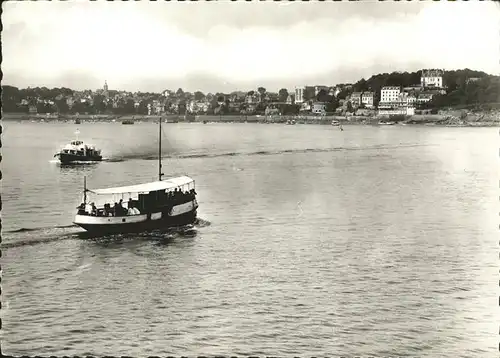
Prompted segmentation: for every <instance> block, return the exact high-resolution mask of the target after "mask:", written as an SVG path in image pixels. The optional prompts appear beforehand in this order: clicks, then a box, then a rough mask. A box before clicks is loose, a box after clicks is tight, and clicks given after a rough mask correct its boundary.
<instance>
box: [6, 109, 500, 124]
mask: <svg viewBox="0 0 500 358" xmlns="http://www.w3.org/2000/svg"><path fill="white" fill-rule="evenodd" d="M160 117H161V118H164V119H166V120H167V124H172V123H177V122H178V123H207V124H214V123H236V124H240V123H241V124H244V123H260V124H272V123H275V124H286V122H287V121H289V120H294V121H295V122H296V124H316V125H331V122H332V121H333V120H335V121H338V122H340V123H341V124H342V125H366V126H386V125H387V124H382V123H379V122H393V124H394V125H412V126H439V127H499V126H500V114H498V113H474V114H467V115H466V116H462V117H457V116H455V115H453V114H451V112H445V113H441V114H425V115H413V116H411V117H407V118H406V119H404V120H394V119H391V118H390V117H388V116H349V117H346V116H311V115H308V116H305V115H293V116H265V115H261V116H258V115H251V116H246V115H223V116H217V115H196V118H195V119H194V120H191V121H186V120H185V119H184V116H183V115H175V114H174V115H172V114H168V115H161V116H160V115H151V116H147V115H79V116H76V115H50V116H47V115H29V114H25V113H3V114H2V120H5V121H18V122H21V123H22V122H35V123H36V122H38V123H51V122H57V123H68V122H74V121H75V119H77V118H78V119H80V121H81V124H84V123H96V122H109V123H111V122H113V120H114V123H117V124H121V122H122V121H124V120H134V121H135V122H137V123H141V122H156V121H158V119H159V118H160ZM169 122H170V123H169Z"/></svg>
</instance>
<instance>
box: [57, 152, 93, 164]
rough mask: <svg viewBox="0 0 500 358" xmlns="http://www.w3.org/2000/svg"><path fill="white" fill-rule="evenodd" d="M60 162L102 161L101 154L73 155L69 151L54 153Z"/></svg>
mask: <svg viewBox="0 0 500 358" xmlns="http://www.w3.org/2000/svg"><path fill="white" fill-rule="evenodd" d="M55 156H56V157H57V158H58V159H59V161H60V162H61V163H62V164H69V163H74V162H100V161H102V156H101V155H98V156H83V155H75V154H69V153H57V154H56V155H55Z"/></svg>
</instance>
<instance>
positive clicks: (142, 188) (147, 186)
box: [89, 176, 194, 195]
mask: <svg viewBox="0 0 500 358" xmlns="http://www.w3.org/2000/svg"><path fill="white" fill-rule="evenodd" d="M190 183H194V180H193V179H191V178H190V177H188V176H180V177H175V178H169V179H166V180H162V181H154V182H151V183H144V184H136V185H129V186H121V187H116V188H106V189H94V190H89V191H90V192H91V193H94V194H97V195H112V194H126V193H149V192H151V191H157V190H168V189H174V188H177V187H179V186H182V185H186V184H190Z"/></svg>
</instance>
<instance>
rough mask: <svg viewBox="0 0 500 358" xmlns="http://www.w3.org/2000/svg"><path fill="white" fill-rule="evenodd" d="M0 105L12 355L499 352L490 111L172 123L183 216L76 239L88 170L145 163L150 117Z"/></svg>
mask: <svg viewBox="0 0 500 358" xmlns="http://www.w3.org/2000/svg"><path fill="white" fill-rule="evenodd" d="M76 127H77V126H75V125H74V124H56V123H47V124H37V123H25V124H20V123H14V122H5V123H4V128H5V130H4V135H3V146H4V147H3V161H2V171H3V174H4V179H3V181H2V183H3V189H2V191H3V195H2V199H3V213H2V214H3V218H4V219H3V244H2V245H3V258H2V269H3V271H4V272H3V279H2V281H3V282H2V289H3V297H2V326H3V332H2V349H3V352H4V353H7V354H12V355H23V354H25V355H35V354H37V355H80V356H82V355H95V356H103V355H115V356H119V355H132V356H147V355H168V354H170V355H179V356H180V355H190V356H191V355H201V354H205V355H215V354H220V355H228V356H229V355H259V356H264V355H301V356H304V355H307V356H312V355H323V356H324V355H341V354H344V355H353V354H357V355H361V356H369V355H373V356H389V355H392V356H394V355H399V356H418V357H493V356H496V352H497V345H498V326H497V323H498V322H497V318H498V308H497V307H498V292H497V288H496V287H498V286H497V279H498V277H497V260H498V246H497V245H498V239H497V230H498V229H497V225H498V214H497V213H498V211H499V210H498V205H497V203H498V201H497V200H498V193H497V188H498V181H497V179H498V176H497V165H498V161H497V160H498V132H497V130H496V129H493V128H467V129H465V128H437V127H412V126H391V127H363V126H345V127H344V128H345V130H344V131H343V132H340V131H339V130H338V128H334V127H330V126H313V125H311V126H307V125H296V126H285V125H258V124H207V125H203V124H195V123H193V124H169V125H166V126H165V127H164V130H165V132H166V135H165V137H164V144H165V150H164V155H165V156H167V157H168V158H167V159H166V160H165V161H164V171H165V172H166V173H175V174H177V173H188V174H189V175H191V176H192V177H193V178H195V179H196V183H197V192H198V194H199V203H200V209H199V216H200V218H201V220H200V223H198V224H197V225H196V226H195V227H194V228H193V229H190V230H178V231H170V232H157V233H153V234H149V235H148V234H144V235H135V236H126V235H125V236H115V237H108V238H100V239H93V240H90V239H85V238H84V237H82V236H81V235H80V232H81V230H80V229H79V228H77V227H74V226H72V224H71V222H72V218H73V214H74V209H75V206H76V205H77V204H79V201H80V193H81V189H82V186H83V175H86V176H87V183H88V185H89V186H90V187H92V188H98V187H103V186H111V185H122V184H129V183H133V182H137V181H142V180H146V181H147V180H152V179H154V178H155V176H156V173H157V161H156V160H155V156H156V151H157V148H156V136H157V125H155V124H147V123H140V124H135V125H134V126H122V125H120V124H116V123H113V124H105V123H95V124H85V123H84V124H82V125H79V126H78V127H79V128H80V132H81V134H80V138H82V139H88V138H92V141H93V142H94V143H95V144H96V145H98V146H99V147H101V148H102V149H103V153H104V156H105V157H107V160H106V161H104V162H102V163H99V164H97V165H88V166H75V167H61V166H59V165H58V164H57V163H54V162H51V159H52V156H53V154H54V153H55V151H56V149H57V148H58V146H59V145H60V144H64V142H66V141H68V140H70V139H72V138H73V137H74V134H73V133H74V131H75V130H76Z"/></svg>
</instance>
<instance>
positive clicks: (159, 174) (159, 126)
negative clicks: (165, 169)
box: [158, 117, 163, 181]
mask: <svg viewBox="0 0 500 358" xmlns="http://www.w3.org/2000/svg"><path fill="white" fill-rule="evenodd" d="M158 132H159V133H158V136H159V141H158V180H159V181H161V177H162V176H163V173H162V172H161V117H160V121H159V125H158Z"/></svg>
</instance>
